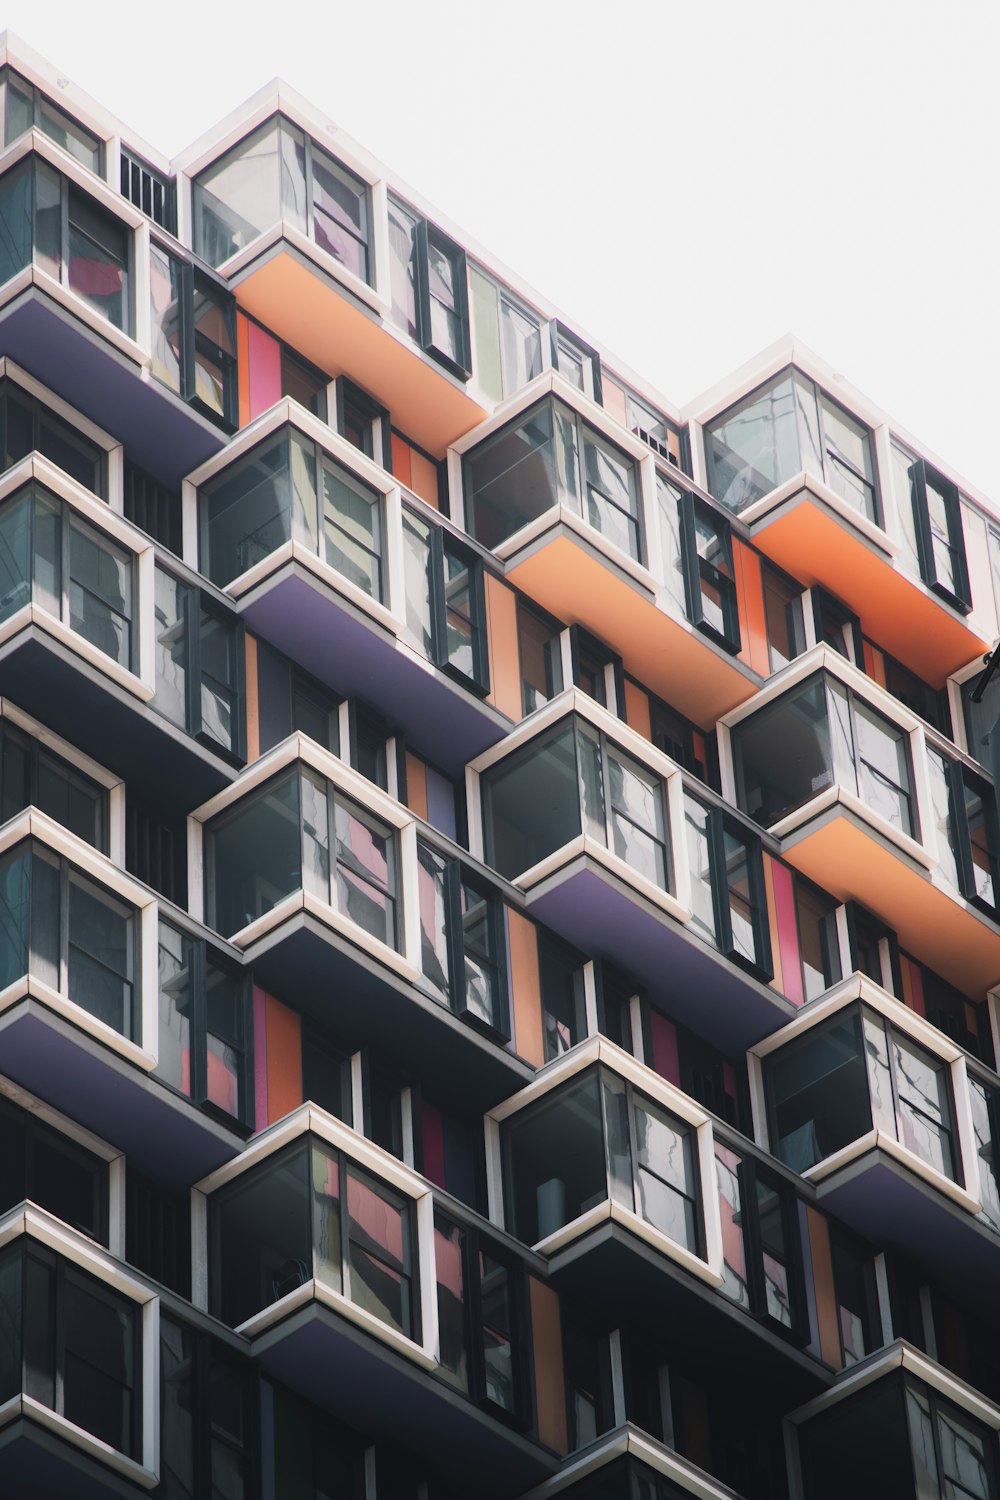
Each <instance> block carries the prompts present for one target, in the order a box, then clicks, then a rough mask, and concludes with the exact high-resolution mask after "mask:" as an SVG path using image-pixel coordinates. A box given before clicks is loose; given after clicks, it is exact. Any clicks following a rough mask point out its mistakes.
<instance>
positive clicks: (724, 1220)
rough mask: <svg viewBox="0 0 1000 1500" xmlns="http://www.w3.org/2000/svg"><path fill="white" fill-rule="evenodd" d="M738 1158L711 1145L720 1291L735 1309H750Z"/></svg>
mask: <svg viewBox="0 0 1000 1500" xmlns="http://www.w3.org/2000/svg"><path fill="white" fill-rule="evenodd" d="M739 1171H740V1158H739V1156H738V1155H737V1154H736V1152H735V1151H732V1150H730V1148H729V1147H728V1146H724V1145H723V1144H722V1142H721V1141H718V1140H717V1141H716V1142H715V1177H716V1181H717V1182H718V1184H719V1218H720V1220H721V1224H722V1272H723V1275H724V1276H725V1282H724V1284H723V1286H722V1287H721V1291H722V1292H723V1293H724V1295H725V1296H727V1297H729V1298H730V1299H731V1301H733V1302H735V1303H736V1304H737V1305H738V1306H739V1307H745V1308H749V1306H750V1283H749V1278H748V1274H747V1247H746V1240H745V1238H744V1225H745V1222H746V1220H745V1216H744V1213H743V1198H742V1191H741V1188H740V1177H739Z"/></svg>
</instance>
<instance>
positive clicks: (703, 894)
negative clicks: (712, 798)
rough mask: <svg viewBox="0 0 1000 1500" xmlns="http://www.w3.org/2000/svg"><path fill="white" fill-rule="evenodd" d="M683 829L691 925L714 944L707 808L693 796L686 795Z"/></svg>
mask: <svg viewBox="0 0 1000 1500" xmlns="http://www.w3.org/2000/svg"><path fill="white" fill-rule="evenodd" d="M684 829H685V834H686V839H687V851H688V867H689V875H690V881H691V911H692V922H691V925H692V926H693V927H696V928H697V930H698V931H699V932H700V933H701V935H702V937H703V938H705V940H706V941H707V942H709V943H711V944H712V947H713V948H714V947H715V944H716V937H715V905H714V902H713V900H712V867H711V851H710V846H709V836H708V809H707V808H705V807H703V806H702V805H701V803H700V802H695V801H694V799H693V798H692V797H687V796H686V797H685V798H684Z"/></svg>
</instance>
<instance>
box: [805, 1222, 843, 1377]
mask: <svg viewBox="0 0 1000 1500" xmlns="http://www.w3.org/2000/svg"><path fill="white" fill-rule="evenodd" d="M806 1223H807V1224H808V1225H809V1248H810V1251H811V1259H812V1272H813V1286H814V1287H815V1289H816V1321H817V1323H818V1324H819V1352H820V1358H821V1359H822V1360H823V1361H824V1362H825V1363H826V1364H828V1365H832V1367H833V1368H834V1369H835V1370H839V1369H840V1368H841V1366H842V1365H843V1363H844V1360H843V1356H842V1354H841V1352H840V1319H839V1317H838V1314H837V1294H836V1292H835V1290H834V1286H833V1252H832V1251H831V1249H830V1226H829V1225H828V1224H827V1222H826V1219H825V1218H824V1217H823V1215H822V1214H820V1213H817V1212H816V1210H815V1209H814V1208H812V1207H810V1206H809V1205H808V1204H807V1205H806Z"/></svg>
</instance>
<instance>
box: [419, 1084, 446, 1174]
mask: <svg viewBox="0 0 1000 1500" xmlns="http://www.w3.org/2000/svg"><path fill="white" fill-rule="evenodd" d="M420 1119H421V1124H422V1126H423V1135H424V1139H423V1147H424V1176H425V1177H429V1178H430V1180H431V1182H434V1183H436V1184H437V1186H438V1187H441V1188H443V1187H445V1186H446V1183H445V1180H444V1121H443V1120H442V1118H441V1111H440V1110H439V1109H435V1108H434V1105H433V1104H428V1103H427V1101H426V1100H424V1101H423V1102H422V1105H421V1113H420Z"/></svg>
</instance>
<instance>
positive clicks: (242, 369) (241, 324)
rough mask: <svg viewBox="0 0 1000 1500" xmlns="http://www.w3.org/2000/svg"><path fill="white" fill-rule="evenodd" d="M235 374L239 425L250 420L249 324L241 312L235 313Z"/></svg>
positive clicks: (243, 425)
mask: <svg viewBox="0 0 1000 1500" xmlns="http://www.w3.org/2000/svg"><path fill="white" fill-rule="evenodd" d="M236 374H237V381H238V384H239V398H240V426H241V427H245V426H246V425H247V423H248V422H249V420H250V325H249V323H248V322H247V320H246V318H245V317H244V316H243V314H242V313H237V314H236Z"/></svg>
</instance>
